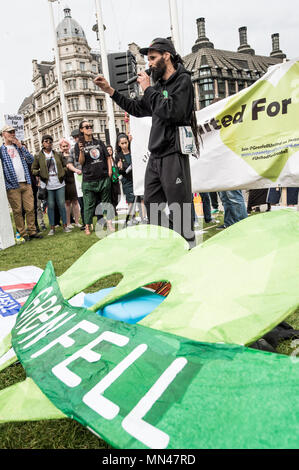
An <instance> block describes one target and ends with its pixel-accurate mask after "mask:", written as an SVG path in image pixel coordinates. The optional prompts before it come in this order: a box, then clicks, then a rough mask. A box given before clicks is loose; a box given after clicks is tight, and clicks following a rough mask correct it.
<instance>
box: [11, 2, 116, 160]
mask: <svg viewBox="0 0 299 470" xmlns="http://www.w3.org/2000/svg"><path fill="white" fill-rule="evenodd" d="M64 16H65V17H64V19H63V20H62V21H61V22H60V23H59V25H58V27H57V30H56V33H57V41H58V48H59V56H60V63H61V71H62V80H63V83H64V93H65V99H66V107H67V117H68V121H69V126H70V130H71V131H72V130H74V129H76V128H78V127H79V123H80V121H82V120H83V119H88V120H89V121H90V122H91V123H93V126H94V134H95V136H97V137H99V138H101V139H102V140H103V141H104V142H105V141H106V138H107V128H108V118H107V113H106V101H105V94H104V93H103V92H102V91H101V90H100V89H99V88H98V87H97V86H96V85H95V84H94V83H93V79H94V78H95V77H96V76H97V75H98V73H99V72H100V71H101V61H100V54H99V53H97V52H95V51H92V50H91V48H90V47H89V45H88V43H87V40H86V37H85V33H84V31H83V29H82V27H81V26H80V25H79V24H78V23H77V22H76V21H75V20H74V19H73V18H72V16H71V10H70V9H69V8H65V9H64ZM32 64H33V78H32V82H33V85H34V92H33V93H32V95H31V96H29V97H28V98H25V99H24V101H23V103H22V104H21V106H20V108H19V111H18V112H19V113H20V114H24V124H25V142H26V144H27V146H28V148H29V149H30V151H31V152H33V153H35V152H37V151H38V150H39V149H40V145H41V137H42V135H44V134H50V135H52V137H53V139H54V147H57V146H58V141H59V139H60V138H61V137H64V136H63V125H62V113H61V105H60V96H59V89H58V79H57V72H56V67H55V60H54V61H52V62H46V61H42V62H41V63H38V62H37V60H33V61H32ZM114 113H115V125H116V128H117V129H118V130H119V131H122V132H124V131H125V121H124V112H123V111H122V110H121V109H120V108H119V107H118V106H117V105H116V104H114ZM113 144H114V143H113Z"/></svg>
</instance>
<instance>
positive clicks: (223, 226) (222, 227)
mask: <svg viewBox="0 0 299 470" xmlns="http://www.w3.org/2000/svg"><path fill="white" fill-rule="evenodd" d="M225 228H226V226H225V225H224V224H223V225H219V227H216V230H223V229H225Z"/></svg>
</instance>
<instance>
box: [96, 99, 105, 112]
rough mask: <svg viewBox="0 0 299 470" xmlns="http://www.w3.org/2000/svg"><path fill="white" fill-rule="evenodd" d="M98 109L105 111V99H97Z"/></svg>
mask: <svg viewBox="0 0 299 470" xmlns="http://www.w3.org/2000/svg"><path fill="white" fill-rule="evenodd" d="M97 110H98V111H104V110H105V108H104V100H97Z"/></svg>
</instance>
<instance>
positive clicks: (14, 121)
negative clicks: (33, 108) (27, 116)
mask: <svg viewBox="0 0 299 470" xmlns="http://www.w3.org/2000/svg"><path fill="white" fill-rule="evenodd" d="M4 119H5V123H6V124H8V125H9V126H12V127H14V128H15V130H16V138H17V139H19V140H24V139H25V133H24V116H23V114H4Z"/></svg>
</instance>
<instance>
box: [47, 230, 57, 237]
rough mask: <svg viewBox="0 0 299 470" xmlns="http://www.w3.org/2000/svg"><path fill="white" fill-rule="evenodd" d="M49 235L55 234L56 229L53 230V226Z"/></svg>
mask: <svg viewBox="0 0 299 470" xmlns="http://www.w3.org/2000/svg"><path fill="white" fill-rule="evenodd" d="M48 235H49V236H51V235H55V230H53V229H52V228H51V230H50V232H49V233H48Z"/></svg>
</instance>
